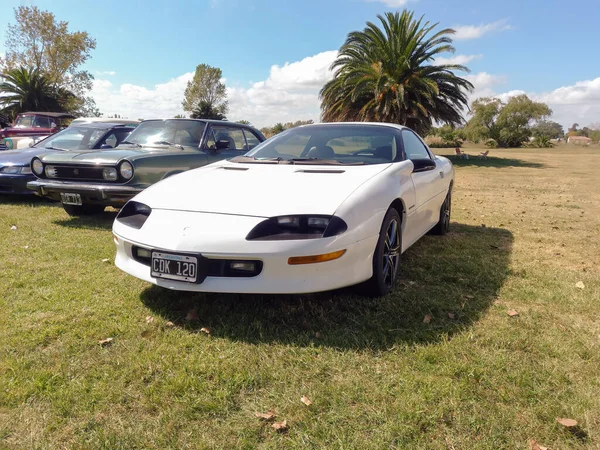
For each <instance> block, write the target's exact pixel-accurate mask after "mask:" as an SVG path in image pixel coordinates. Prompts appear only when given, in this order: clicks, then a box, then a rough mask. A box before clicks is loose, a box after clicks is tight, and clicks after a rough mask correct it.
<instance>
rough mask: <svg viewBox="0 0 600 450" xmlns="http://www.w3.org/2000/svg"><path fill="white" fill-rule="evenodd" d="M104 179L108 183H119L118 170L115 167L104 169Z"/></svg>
mask: <svg viewBox="0 0 600 450" xmlns="http://www.w3.org/2000/svg"><path fill="white" fill-rule="evenodd" d="M102 177H103V178H104V179H105V180H108V181H117V169H115V168H114V167H106V168H105V169H102Z"/></svg>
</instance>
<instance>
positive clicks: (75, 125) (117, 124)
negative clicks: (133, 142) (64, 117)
mask: <svg viewBox="0 0 600 450" xmlns="http://www.w3.org/2000/svg"><path fill="white" fill-rule="evenodd" d="M136 126H137V124H135V123H122V122H77V123H73V124H71V125H69V128H96V129H99V130H108V129H109V128H116V127H127V128H135V127H136Z"/></svg>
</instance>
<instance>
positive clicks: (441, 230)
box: [431, 188, 452, 236]
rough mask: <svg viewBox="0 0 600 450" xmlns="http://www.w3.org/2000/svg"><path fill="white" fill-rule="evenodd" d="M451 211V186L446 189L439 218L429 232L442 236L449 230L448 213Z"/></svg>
mask: <svg viewBox="0 0 600 450" xmlns="http://www.w3.org/2000/svg"><path fill="white" fill-rule="evenodd" d="M451 212H452V188H450V190H448V194H447V195H446V198H445V199H444V203H442V207H441V208H440V220H439V221H438V223H436V224H435V226H434V227H433V228H432V229H431V234H436V235H438V236H443V235H445V234H446V233H448V231H450V213H451Z"/></svg>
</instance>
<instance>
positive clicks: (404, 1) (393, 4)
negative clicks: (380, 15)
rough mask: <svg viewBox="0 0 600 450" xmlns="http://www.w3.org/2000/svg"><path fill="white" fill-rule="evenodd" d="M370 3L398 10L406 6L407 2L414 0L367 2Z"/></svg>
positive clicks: (375, 0) (372, 0) (376, 0)
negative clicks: (377, 3) (381, 4)
mask: <svg viewBox="0 0 600 450" xmlns="http://www.w3.org/2000/svg"><path fill="white" fill-rule="evenodd" d="M367 1H368V2H370V3H373V2H379V3H383V4H384V5H386V6H389V7H390V8H399V7H400V6H404V5H406V4H407V3H408V2H411V1H416V0H367Z"/></svg>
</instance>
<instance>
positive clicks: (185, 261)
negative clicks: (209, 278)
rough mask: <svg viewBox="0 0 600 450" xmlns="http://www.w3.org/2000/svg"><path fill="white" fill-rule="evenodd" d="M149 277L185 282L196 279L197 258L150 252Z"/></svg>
mask: <svg viewBox="0 0 600 450" xmlns="http://www.w3.org/2000/svg"><path fill="white" fill-rule="evenodd" d="M151 263H152V264H151V266H150V275H151V276H152V277H154V278H167V279H169V280H177V281H187V282H188V283H195V282H196V280H197V279H198V258H197V257H195V256H190V255H181V254H175V253H163V252H154V251H153V252H152V261H151Z"/></svg>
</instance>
